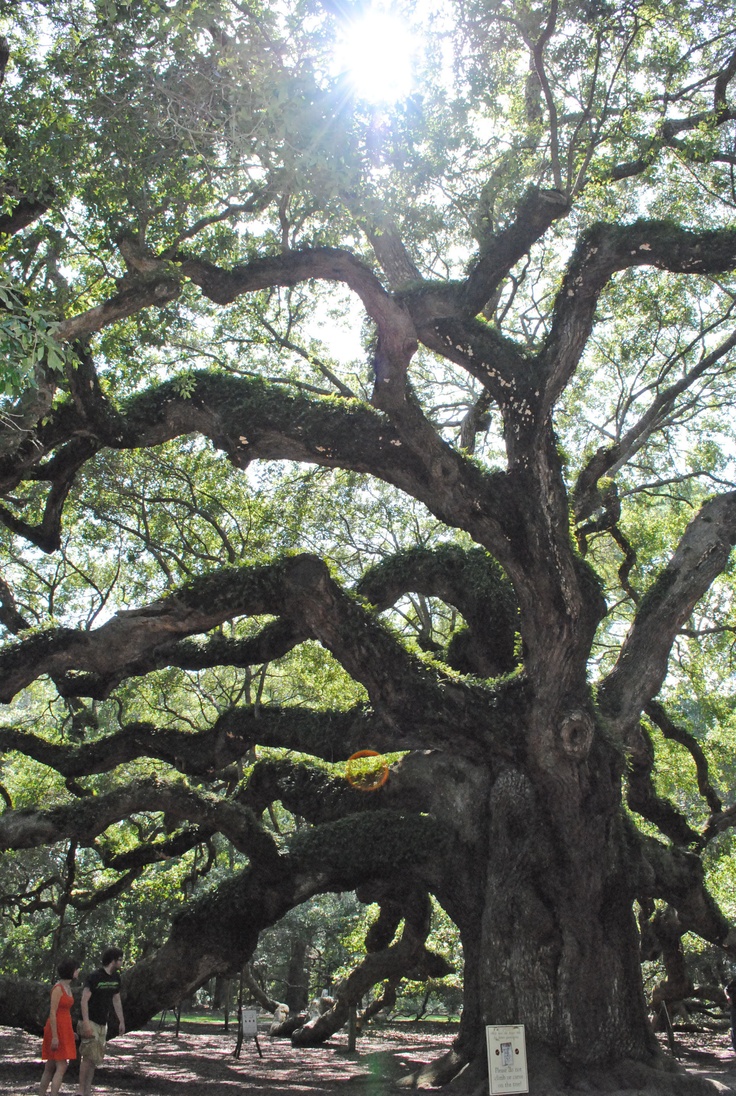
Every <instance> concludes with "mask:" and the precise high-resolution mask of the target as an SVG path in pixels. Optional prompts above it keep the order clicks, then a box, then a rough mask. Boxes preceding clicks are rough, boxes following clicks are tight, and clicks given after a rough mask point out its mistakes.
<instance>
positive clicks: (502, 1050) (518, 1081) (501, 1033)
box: [486, 1024, 529, 1096]
mask: <svg viewBox="0 0 736 1096" xmlns="http://www.w3.org/2000/svg"><path fill="white" fill-rule="evenodd" d="M486 1047H487V1049H488V1084H489V1086H490V1090H491V1096H497V1094H498V1093H510V1092H528V1091H529V1076H528V1074H527V1068H526V1042H525V1041H524V1025H523V1024H492V1025H488V1026H486Z"/></svg>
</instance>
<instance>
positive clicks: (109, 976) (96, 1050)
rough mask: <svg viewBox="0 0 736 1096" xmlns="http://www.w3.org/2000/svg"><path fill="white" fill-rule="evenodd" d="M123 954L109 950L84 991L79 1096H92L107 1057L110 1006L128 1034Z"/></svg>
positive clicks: (119, 951)
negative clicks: (122, 996)
mask: <svg viewBox="0 0 736 1096" xmlns="http://www.w3.org/2000/svg"><path fill="white" fill-rule="evenodd" d="M122 965H123V953H122V951H121V950H120V948H108V949H107V951H105V952H104V953H103V956H102V966H100V967H99V969H98V970H96V971H93V973H92V974H90V975H88V977H87V979H86V981H85V983H84V989H83V990H82V1002H81V1004H82V1019H81V1020H80V1022H79V1035H80V1039H81V1042H80V1044H79V1057H80V1059H81V1060H80V1063H79V1094H78V1096H90V1093H91V1091H92V1078H93V1077H94V1075H95V1069H96V1067H97V1066H98V1065H99V1064H100V1062H101V1061H102V1059H103V1058H104V1057H105V1042H106V1039H107V1018H108V1016H109V1014H110V1006H111V1005H112V1007H113V1008H114V1009H115V1015H116V1016H117V1018H118V1024H119V1025H120V1034H121V1035H124V1034H125V1020H124V1019H123V1005H122V1002H121V1000H120V968H121V966H122Z"/></svg>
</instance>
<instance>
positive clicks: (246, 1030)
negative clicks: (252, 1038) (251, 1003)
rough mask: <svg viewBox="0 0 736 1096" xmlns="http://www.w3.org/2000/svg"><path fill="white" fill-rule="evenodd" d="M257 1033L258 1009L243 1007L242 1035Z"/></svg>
mask: <svg viewBox="0 0 736 1096" xmlns="http://www.w3.org/2000/svg"><path fill="white" fill-rule="evenodd" d="M257 1034H258V1010H257V1009H255V1008H244V1009H243V1035H257Z"/></svg>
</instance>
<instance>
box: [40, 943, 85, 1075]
mask: <svg viewBox="0 0 736 1096" xmlns="http://www.w3.org/2000/svg"><path fill="white" fill-rule="evenodd" d="M56 969H57V970H58V972H59V981H58V982H57V983H56V985H55V986H54V988H53V989H52V990H51V1007H50V1008H49V1018H48V1020H47V1021H46V1027H45V1028H44V1029H43V1046H42V1047H41V1058H42V1059H43V1061H44V1062H45V1063H46V1065H45V1066H44V1071H43V1076H42V1077H41V1087H40V1088H39V1090H38V1091H39V1094H40V1096H46V1092H47V1091H48V1092H50V1093H52V1094H53V1096H56V1093H57V1092H58V1091H59V1089H60V1088H61V1082H62V1080H63V1079H64V1074H65V1073H66V1067H67V1066H68V1065H69V1060H70V1059H71V1058H76V1056H77V1045H76V1043H75V1042H74V1027H73V1026H72V1016H71V1007H72V1005H73V1004H74V997H73V995H72V982H73V981H74V979H75V978H76V977H77V975H78V974H79V963H78V962H77V960H76V959H62V960H61V962H60V963H59V965H58V967H57V968H56Z"/></svg>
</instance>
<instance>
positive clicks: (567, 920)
mask: <svg viewBox="0 0 736 1096" xmlns="http://www.w3.org/2000/svg"><path fill="white" fill-rule="evenodd" d="M601 768H602V767H601V766H600V765H598V766H596V771H597V772H598V773H600V771H601ZM603 769H604V770H605V767H603ZM609 773H610V774H614V776H615V770H614V767H613V766H611V767H609ZM608 779H609V781H610V787H609V788H607V787H606V782H605V781H603V782H602V785H601V786H600V787H599V788H598V790H597V792H595V793H594V792H593V790H591V789H590V788H589V789H588V793H587V798H586V800H585V804H584V806H585V809H584V810H581V811H579V812H578V814H579V820H578V821H577V822H576V821H575V819H574V818H573V813H574V806H571V803H570V798H572V797H567V798H566V797H564V796H563V797H562V798H561V797H560V796H559V795H558V797H557V798H556V799H553V798H552V797H550V796H549V795H548V794H546V795H544V796H542V795H541V794H540V793H539V792H538V790H537V789H536V788H535V786H534V784H533V783H532V780H531V779H530V777H529V776H527V775H525V774H524V773H522V772H521V771H520V770H519V769H517V768H512V767H509V768H507V769H506V770H505V771H503V772H501V773H500V774H499V775H498V777H497V779H496V780H495V783H494V785H493V788H492V791H491V796H490V811H489V816H488V817H489V824H488V830H487V850H486V857H485V872H484V876H483V882H482V894H481V897H480V906H481V910H480V914H479V919H480V929H479V930H478V928H477V926H476V925H475V924H474V921H475V918H474V916H473V914H472V912H471V911H470V907H469V906H466V907H465V909H463V908H462V907H461V904H460V903H458V904H456V905H455V908H454V909H453V910H452V913H453V915H454V916H455V917H456V919H457V920H458V921H459V922H460V923H462V921H463V919H464V920H465V929H466V931H465V932H464V933H463V945H464V949H465V971H466V976H465V1002H464V1010H463V1016H462V1020H461V1030H460V1034H459V1036H458V1038H457V1039H456V1040H455V1043H454V1046H453V1049H452V1051H451V1052H450V1053H449V1054H447V1055H445V1056H444V1057H443V1058H441V1059H439V1060H438V1061H437V1062H434V1063H432V1064H431V1065H430V1066H428V1067H425V1068H424V1069H423V1070H421V1071H420V1073H419V1074H417V1075H415V1076H414V1077H413V1078H412V1081H411V1084H414V1085H416V1086H417V1087H420V1088H424V1087H431V1086H432V1085H437V1084H442V1083H444V1082H446V1081H449V1080H451V1079H452V1078H454V1081H453V1084H452V1086H451V1089H452V1091H453V1092H456V1091H457V1092H461V1093H468V1094H473V1096H474V1094H475V1093H483V1094H484V1096H485V1094H487V1091H488V1079H487V1059H486V1048H485V1026H486V1025H492V1024H503V1025H506V1024H523V1025H524V1029H525V1036H526V1046H527V1055H528V1067H529V1081H530V1092H531V1093H533V1094H535V1096H539V1094H547V1093H550V1094H551V1093H554V1094H558V1093H568V1092H569V1091H570V1089H571V1086H574V1085H575V1084H577V1083H584V1084H592V1085H593V1086H594V1087H595V1086H597V1085H601V1086H602V1087H604V1088H613V1089H616V1090H622V1091H628V1090H632V1091H635V1092H637V1093H645V1092H652V1093H655V1092H668V1093H672V1092H680V1091H682V1092H695V1091H714V1090H713V1089H712V1088H709V1087H708V1085H707V1084H706V1085H703V1084H702V1083H701V1082H700V1081H696V1080H694V1079H693V1078H689V1077H676V1076H673V1074H674V1072H675V1071H676V1070H677V1067H676V1065H675V1064H674V1063H673V1062H671V1061H670V1060H669V1059H668V1058H666V1057H665V1056H664V1055H663V1054H662V1052H661V1051H660V1048H659V1044H658V1043H657V1040H656V1038H655V1036H654V1033H653V1031H652V1028H651V1024H650V1022H649V1018H648V1014H647V1008H646V1002H645V999H644V994H643V990H642V982H641V970H640V961H639V936H638V928H637V925H636V921H635V918H634V915H633V899H634V897H635V894H634V888H635V880H636V877H637V869H636V857H635V855H634V854H633V853H632V852H631V851H630V849H629V843H628V837H627V833H628V831H627V828H626V826H625V823H624V820H623V817H622V816H621V813H620V806H619V803H620V799H618V800H617V798H616V796H615V795H614V794H613V792H614V784H615V779H612V778H611V777H609V778H608ZM555 803H557V804H558V805H559V810H558V813H557V814H555V813H554V807H555ZM481 863H482V861H481V858H480V857H479V858H478V860H477V861H476V863H475V865H474V874H475V875H476V881H477V875H478V867H479V865H480V864H481ZM468 893H470V891H469V892H468ZM452 905H453V903H452V902H451V903H448V908H450V907H452ZM461 1071H462V1072H461Z"/></svg>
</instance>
